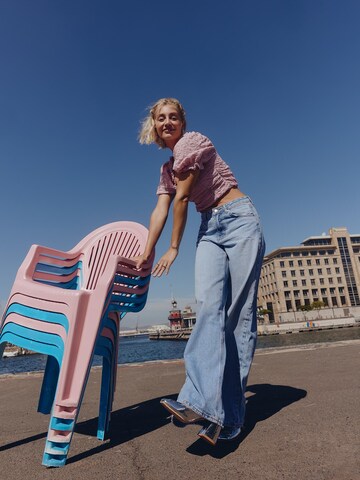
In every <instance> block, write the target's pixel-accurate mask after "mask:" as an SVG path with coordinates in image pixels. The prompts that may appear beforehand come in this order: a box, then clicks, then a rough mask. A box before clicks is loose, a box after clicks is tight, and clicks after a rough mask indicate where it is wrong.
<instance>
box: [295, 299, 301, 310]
mask: <svg viewBox="0 0 360 480" xmlns="http://www.w3.org/2000/svg"><path fill="white" fill-rule="evenodd" d="M300 307H301V301H300V300H295V308H296V310H299V309H300Z"/></svg>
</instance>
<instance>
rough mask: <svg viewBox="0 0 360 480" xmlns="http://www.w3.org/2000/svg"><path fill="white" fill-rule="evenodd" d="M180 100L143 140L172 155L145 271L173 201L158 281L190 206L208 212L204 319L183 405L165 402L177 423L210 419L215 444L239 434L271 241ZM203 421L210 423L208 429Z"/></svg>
mask: <svg viewBox="0 0 360 480" xmlns="http://www.w3.org/2000/svg"><path fill="white" fill-rule="evenodd" d="M185 128H186V120H185V112H184V109H183V107H182V105H181V104H180V103H179V101H178V100H176V99H173V98H164V99H160V100H158V101H157V102H156V103H155V104H154V105H153V106H152V107H151V108H150V111H149V115H148V117H147V118H146V119H145V120H144V122H143V124H142V129H141V131H140V135H139V140H140V143H142V144H150V143H157V144H158V145H159V146H160V147H162V148H169V149H170V150H172V152H173V156H172V157H171V158H170V160H169V161H168V162H166V163H165V164H164V165H163V166H162V168H161V176H160V184H159V186H158V189H157V194H158V201H157V205H156V207H155V209H154V211H153V213H152V215H151V219H150V227H149V237H148V241H147V245H146V247H145V251H144V253H143V255H141V256H140V257H137V266H138V267H139V268H140V267H141V265H142V263H143V262H145V261H146V260H147V259H148V258H149V257H150V255H151V252H152V250H153V248H154V247H155V245H156V243H157V241H158V239H159V237H160V235H161V232H162V230H163V227H164V225H165V222H166V219H167V216H168V212H169V209H170V205H171V203H172V202H173V227H172V235H171V242H170V246H169V249H168V250H167V252H166V253H165V254H164V255H163V256H162V257H161V258H160V260H159V261H158V262H157V264H156V265H155V267H154V269H153V275H154V276H155V277H160V276H161V275H162V274H163V273H166V274H167V273H168V272H169V269H170V267H171V265H172V263H173V262H174V260H175V259H176V257H177V255H178V251H179V247H180V242H181V238H182V235H183V232H184V228H185V224H186V217H187V210H188V203H189V201H192V202H195V205H196V209H197V210H198V211H199V212H200V213H201V225H200V230H199V235H198V239H197V250H196V261H195V295H196V299H197V305H198V308H197V315H196V316H197V320H196V325H195V327H194V329H193V331H192V333H191V336H190V339H189V341H188V344H187V346H186V349H185V354H184V358H185V369H186V380H185V383H184V385H183V387H182V389H181V391H180V393H179V396H178V399H177V401H175V400H172V399H163V400H161V403H162V405H163V406H164V407H165V408H166V409H167V410H168V411H170V412H171V413H172V415H173V419H174V418H175V419H177V420H179V421H181V422H183V423H203V424H204V426H203V428H202V429H201V430H200V432H199V434H198V435H199V436H200V437H201V438H203V439H204V440H206V441H208V442H209V443H211V444H212V445H215V443H216V441H217V440H218V439H219V440H232V439H234V438H236V437H237V436H238V435H239V434H240V431H241V427H242V425H243V422H244V415H245V396H244V394H245V389H246V382H247V378H248V374H249V370H250V366H251V362H252V358H253V355H254V350H255V343H256V333H257V325H256V295H257V287H258V280H259V276H260V270H261V264H262V259H263V255H264V240H263V235H262V230H261V226H260V222H259V217H258V215H257V213H256V210H255V208H254V206H253V204H252V202H251V200H250V198H249V197H248V196H246V195H244V194H243V193H242V192H241V191H240V190H239V188H238V185H237V182H236V180H235V178H234V176H233V174H232V172H231V170H230V168H229V167H228V165H227V164H226V163H225V162H224V161H223V160H222V158H221V157H220V156H219V154H218V153H217V151H216V150H215V148H214V146H213V144H212V143H211V142H210V140H209V139H208V138H206V137H205V136H203V135H201V134H200V133H197V132H190V133H185ZM204 421H205V423H204Z"/></svg>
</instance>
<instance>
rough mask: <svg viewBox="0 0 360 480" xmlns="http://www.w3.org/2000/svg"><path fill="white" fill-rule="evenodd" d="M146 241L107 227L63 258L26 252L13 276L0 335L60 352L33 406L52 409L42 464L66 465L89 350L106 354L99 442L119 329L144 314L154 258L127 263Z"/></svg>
mask: <svg viewBox="0 0 360 480" xmlns="http://www.w3.org/2000/svg"><path fill="white" fill-rule="evenodd" d="M147 235H148V231H147V229H146V228H145V227H143V226H142V225H140V224H137V223H134V222H115V223H111V224H109V225H105V226H103V227H101V228H98V229H97V230H95V231H94V232H92V233H90V234H89V235H88V236H86V237H85V238H84V239H83V240H82V241H81V242H80V243H79V244H78V245H76V247H74V248H73V249H72V250H70V251H69V252H62V251H59V250H55V249H50V248H46V247H41V246H38V245H33V246H32V247H31V248H30V250H29V253H28V254H27V256H26V258H25V260H24V262H23V263H22V265H21V267H20V268H19V270H18V273H17V276H16V279H15V282H14V285H13V288H12V291H11V294H10V298H9V301H8V304H7V306H6V308H5V313H4V317H3V321H2V325H1V330H4V331H5V330H6V329H7V330H10V331H11V326H13V325H14V324H17V325H16V328H22V329H24V328H25V329H28V330H25V331H28V332H29V333H30V332H31V335H32V336H33V337H32V338H34V339H35V340H36V341H37V340H38V337H37V335H40V333H38V332H41V335H45V337H42V338H45V343H46V342H48V343H49V347H48V348H49V352H52V351H53V350H51V348H52V349H53V348H55V347H54V345H53V343H56V342H52V340H50V339H52V338H55V337H56V338H60V339H61V342H62V343H61V344H60V347H59V349H60V350H61V348H62V347H61V345H62V344H63V351H61V364H59V374H58V378H57V377H56V379H57V381H55V383H54V380H53V377H54V375H52V372H51V369H52V368H53V363H51V362H49V360H48V363H49V366H47V370H48V369H49V372H47V371H45V375H44V381H43V387H42V392H41V395H40V401H39V410H40V411H42V412H43V413H49V409H50V408H51V405H52V414H51V420H50V426H49V431H48V436H47V442H46V446H45V452H44V457H43V464H45V465H48V466H61V465H64V464H65V462H66V458H67V453H68V450H69V446H70V441H71V438H72V434H73V430H74V427H75V423H76V419H77V415H78V413H79V408H80V405H81V400H82V397H83V394H84V390H85V386H86V382H87V378H88V375H89V371H90V367H91V363H92V359H93V356H94V353H95V349H96V348H98V349H99V351H101V352H105V353H101V354H103V356H104V362H105V357H106V362H107V365H108V371H107V373H106V377H105V378H104V374H103V384H105V385H106V386H107V387H106V389H105V390H104V391H103V390H102V395H101V398H102V400H101V402H102V403H103V405H104V408H103V409H101V408H100V415H102V420H101V424H102V426H101V428H100V435H99V438H103V436H104V430H106V429H107V428H108V423H109V419H110V412H111V404H112V400H113V395H114V390H115V380H116V365H117V352H118V333H119V322H120V319H121V318H122V317H123V316H124V315H125V314H126V312H128V311H140V310H141V309H142V308H143V307H144V305H145V302H146V296H147V291H148V286H149V281H150V273H151V267H152V262H153V257H154V255H153V256H152V258H151V259H150V261H149V262H148V263H147V264H146V265H144V266H143V268H142V269H141V270H136V269H135V263H134V262H132V261H131V260H129V257H133V256H136V255H139V254H141V253H142V252H143V250H144V247H145V244H146V240H147ZM28 312H30V313H28ZM31 312H35V313H34V314H32V313H31ZM31 317H33V318H31ZM13 330H14V331H15V327H13ZM22 331H23V330H22ZM34 332H35V333H34ZM31 335H30V336H31ZM51 335H53V336H51ZM54 336H55V337H54ZM50 344H51V345H50ZM46 348H47V347H45V351H47V350H46ZM56 352H58V350H56ZM59 358H60V357H59ZM49 359H50V356H49ZM104 364H105V363H104ZM49 379H50V380H49ZM55 390H56V393H55ZM54 397H55V398H54ZM53 399H54V401H53ZM99 422H100V420H99Z"/></svg>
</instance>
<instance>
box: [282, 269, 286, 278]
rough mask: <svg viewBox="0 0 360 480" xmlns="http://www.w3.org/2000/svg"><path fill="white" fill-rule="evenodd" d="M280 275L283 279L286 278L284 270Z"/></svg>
mask: <svg viewBox="0 0 360 480" xmlns="http://www.w3.org/2000/svg"><path fill="white" fill-rule="evenodd" d="M281 275H282V276H283V278H286V270H283V271H282V272H281Z"/></svg>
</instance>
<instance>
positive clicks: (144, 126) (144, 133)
mask: <svg viewBox="0 0 360 480" xmlns="http://www.w3.org/2000/svg"><path fill="white" fill-rule="evenodd" d="M164 105H174V107H176V109H177V111H178V113H179V115H180V120H181V121H182V124H183V127H182V130H183V132H185V129H186V119H185V110H184V108H183V106H182V105H181V103H180V102H179V100H177V99H176V98H160V100H158V101H157V102H156V103H154V104H153V105H151V106H150V107H149V109H148V110H149V113H148V115H147V116H146V117H145V118H144V120H143V121H142V122H141V128H140V132H139V142H140V143H141V144H145V145H150V143H156V144H157V145H159V146H160V147H161V148H166V145H165V142H164V141H163V140H162V139H161V138H160V137H159V135H158V134H157V131H156V128H155V114H156V111H157V109H158V108H160V107H163V106H164Z"/></svg>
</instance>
